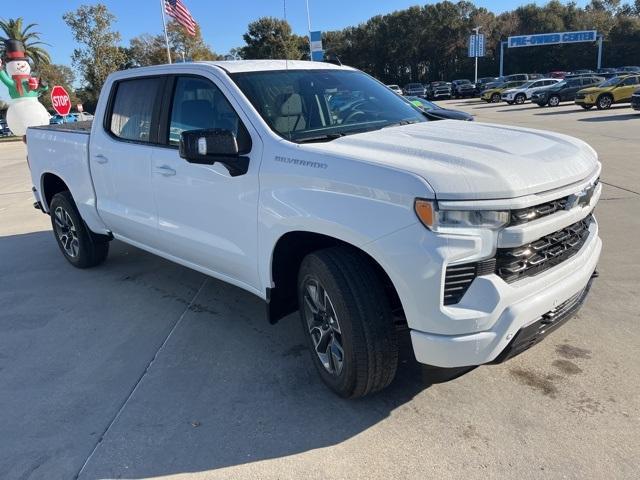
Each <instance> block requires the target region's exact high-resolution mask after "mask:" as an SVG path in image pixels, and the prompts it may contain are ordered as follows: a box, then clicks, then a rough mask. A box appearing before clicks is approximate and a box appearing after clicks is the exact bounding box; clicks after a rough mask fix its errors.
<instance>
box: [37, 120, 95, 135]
mask: <svg viewBox="0 0 640 480" xmlns="http://www.w3.org/2000/svg"><path fill="white" fill-rule="evenodd" d="M92 123H93V121H92V120H85V121H83V122H73V123H61V124H60V125H42V126H39V127H31V128H32V129H33V130H53V131H57V132H73V133H84V134H86V135H89V134H90V133H91V124H92Z"/></svg>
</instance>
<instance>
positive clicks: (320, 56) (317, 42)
mask: <svg viewBox="0 0 640 480" xmlns="http://www.w3.org/2000/svg"><path fill="white" fill-rule="evenodd" d="M309 37H310V40H311V60H313V61H314V62H321V61H323V60H324V50H323V49H322V32H320V31H316V32H309Z"/></svg>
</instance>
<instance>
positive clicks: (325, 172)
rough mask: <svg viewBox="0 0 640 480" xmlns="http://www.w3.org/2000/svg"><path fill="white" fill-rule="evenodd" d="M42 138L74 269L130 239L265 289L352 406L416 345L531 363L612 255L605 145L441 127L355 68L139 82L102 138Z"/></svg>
mask: <svg viewBox="0 0 640 480" xmlns="http://www.w3.org/2000/svg"><path fill="white" fill-rule="evenodd" d="M336 98H339V99H344V98H350V99H351V100H350V101H349V102H346V103H345V102H344V101H342V100H341V101H340V102H335V99H336ZM26 141H27V149H28V162H29V165H30V170H31V176H32V179H33V193H34V196H35V200H36V202H35V205H36V207H37V208H39V209H41V210H42V211H43V212H44V213H47V214H49V215H50V217H51V224H52V229H53V234H54V237H55V240H56V241H57V243H58V246H59V249H60V251H61V252H62V255H63V256H64V257H65V258H66V260H68V262H69V263H71V264H72V265H73V266H75V267H78V268H88V267H94V266H96V265H98V264H100V263H101V262H103V261H104V260H105V259H106V257H107V255H108V251H109V242H110V241H111V240H112V239H117V240H120V241H123V242H126V243H128V244H131V245H134V246H136V247H139V248H141V249H143V250H147V251H149V252H152V253H154V254H157V255H159V256H161V257H164V258H166V259H169V260H171V261H174V262H177V263H179V264H181V265H184V266H186V267H189V268H192V269H195V270H198V271H200V272H203V273H205V274H207V275H210V276H212V277H215V278H217V279H220V280H222V281H225V282H229V283H231V284H233V285H236V286H238V287H240V288H242V289H244V290H247V291H249V292H251V293H253V294H254V295H256V296H258V297H259V298H261V299H262V300H264V302H265V304H266V311H267V317H268V319H269V320H270V321H271V322H276V321H278V320H280V319H282V318H283V317H285V316H287V315H289V314H291V313H294V312H296V311H299V313H300V321H301V324H302V328H303V330H304V335H305V336H306V341H307V342H308V346H309V349H310V351H311V357H312V359H313V363H314V365H315V367H316V369H317V371H318V373H319V375H320V377H321V378H322V380H323V381H324V382H325V383H326V384H327V385H328V386H329V387H330V388H331V389H332V390H334V391H335V392H336V393H338V394H339V395H341V396H344V397H351V398H353V397H361V396H364V395H367V394H369V393H371V392H374V391H377V390H380V389H382V388H384V387H386V386H387V385H388V384H389V383H390V382H391V381H392V380H393V378H394V375H395V372H396V368H397V365H398V349H399V338H401V337H402V336H405V337H408V336H410V340H411V343H412V346H413V352H414V354H415V357H416V359H417V360H418V361H419V362H421V363H424V364H429V365H434V366H439V367H469V366H475V365H481V364H487V363H494V362H501V361H504V360H506V359H508V358H510V357H512V356H514V355H516V354H519V353H520V352H522V351H524V350H526V349H528V348H529V347H531V346H532V345H534V344H536V343H537V342H539V341H540V340H542V339H543V338H544V337H545V336H546V335H548V334H549V333H550V332H551V331H553V330H555V329H556V328H558V327H559V326H560V325H562V324H563V323H564V322H565V321H566V320H567V319H569V318H570V317H571V316H572V315H573V313H574V312H575V311H576V310H577V309H578V308H579V307H580V306H581V305H582V303H583V302H584V300H585V297H586V295H587V293H588V291H589V287H590V285H591V281H592V278H593V277H594V276H595V271H596V264H597V262H598V258H599V256H600V250H601V245H602V244H601V240H600V238H599V237H598V225H597V223H596V220H595V218H594V216H593V210H594V207H595V206H596V203H597V202H598V199H599V197H600V192H601V184H600V183H599V181H598V179H599V176H600V170H601V164H600V162H599V161H598V157H597V154H596V152H595V151H594V150H593V149H592V148H591V147H590V146H588V145H587V144H586V143H584V142H582V141H580V140H576V139H574V138H571V137H568V136H565V135H560V134H556V133H550V132H545V131H536V130H530V129H526V128H519V127H504V126H499V125H491V124H482V123H477V122H459V121H455V120H439V121H432V120H429V117H428V116H427V115H425V114H424V113H423V112H422V111H421V110H420V109H419V108H417V107H415V106H413V105H411V104H410V103H409V102H407V101H405V100H404V99H403V98H401V97H399V96H398V95H396V94H395V93H393V92H392V91H391V90H389V89H388V88H387V87H386V86H384V85H383V84H382V83H380V82H378V81H377V80H375V79H373V78H372V77H370V76H369V75H367V74H365V73H362V72H360V71H358V70H355V69H352V68H349V67H346V66H336V65H331V64H328V63H314V62H301V61H288V62H287V61H284V60H283V61H280V60H271V61H252V60H247V61H233V62H203V63H181V64H175V65H163V66H155V67H147V68H137V69H132V70H127V71H123V72H118V73H114V74H112V75H110V76H109V78H108V80H107V81H106V83H105V85H104V87H103V89H102V93H101V96H100V99H99V102H98V105H97V110H96V114H95V119H94V120H93V122H92V123H87V122H78V123H74V124H69V125H59V126H43V127H34V128H30V129H29V130H28V132H27V135H26Z"/></svg>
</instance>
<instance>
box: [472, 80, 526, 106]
mask: <svg viewBox="0 0 640 480" xmlns="http://www.w3.org/2000/svg"><path fill="white" fill-rule="evenodd" d="M525 83H527V81H526V80H517V81H513V82H505V83H501V84H500V85H498V86H497V87H494V88H489V89H487V90H485V91H484V92H482V95H481V96H480V98H481V99H482V100H484V101H485V102H487V103H498V102H499V101H500V100H501V94H502V92H504V91H505V90H508V89H510V88H517V87H519V86H520V85H524V84H525Z"/></svg>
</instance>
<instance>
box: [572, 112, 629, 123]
mask: <svg viewBox="0 0 640 480" xmlns="http://www.w3.org/2000/svg"><path fill="white" fill-rule="evenodd" d="M632 118H635V119H638V118H640V112H638V113H626V114H624V115H607V116H606V117H589V118H579V119H578V121H579V122H613V121H620V120H630V119H632Z"/></svg>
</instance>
